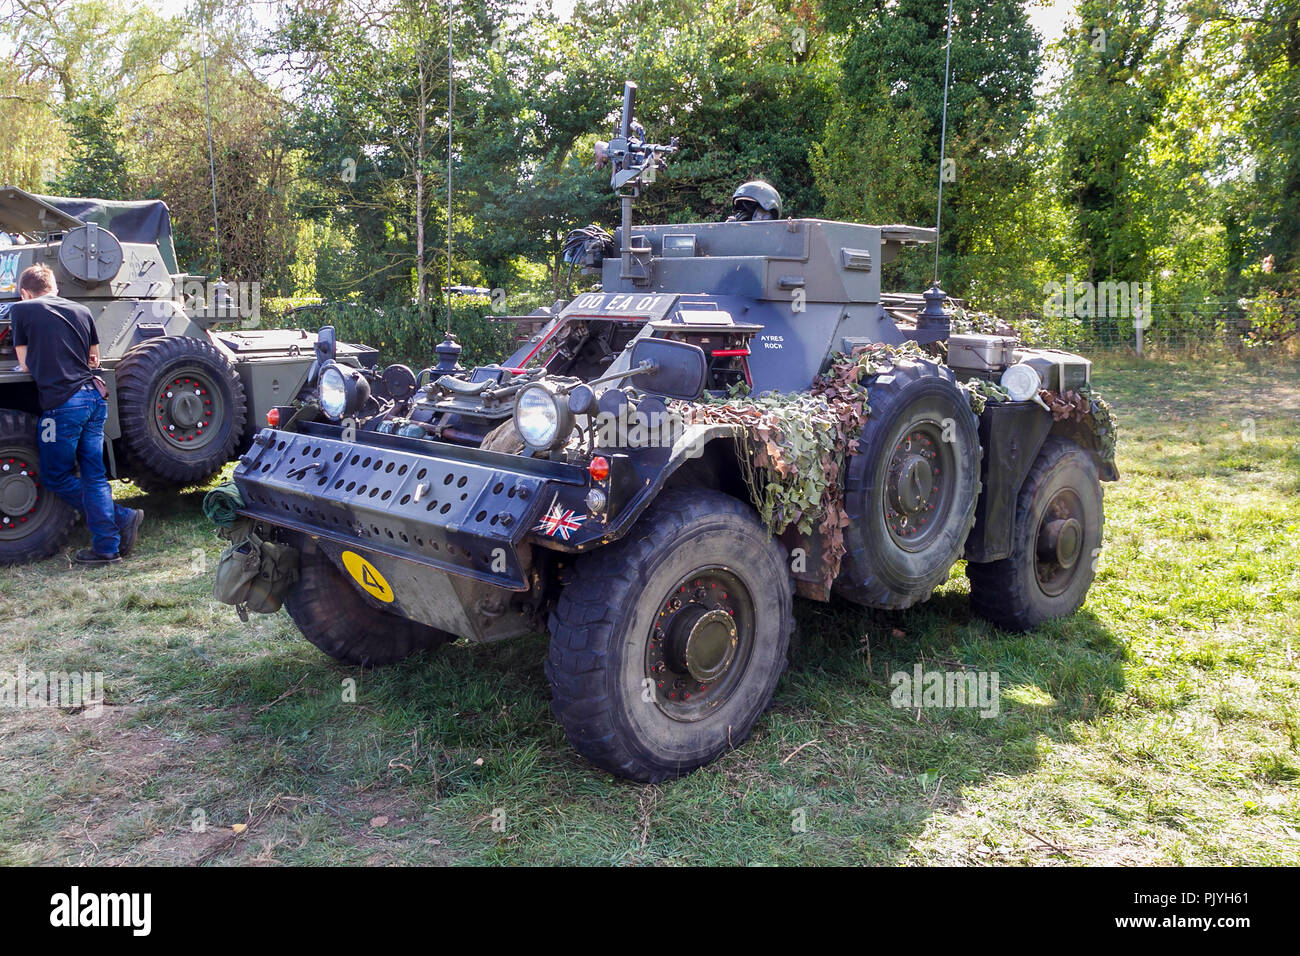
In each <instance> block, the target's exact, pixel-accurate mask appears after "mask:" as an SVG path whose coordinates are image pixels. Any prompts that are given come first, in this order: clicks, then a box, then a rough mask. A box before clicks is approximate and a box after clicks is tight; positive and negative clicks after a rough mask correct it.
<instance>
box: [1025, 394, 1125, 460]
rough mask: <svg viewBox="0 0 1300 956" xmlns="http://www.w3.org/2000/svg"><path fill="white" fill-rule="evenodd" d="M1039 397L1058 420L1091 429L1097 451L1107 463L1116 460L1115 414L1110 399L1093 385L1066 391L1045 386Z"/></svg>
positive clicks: (1054, 418)
mask: <svg viewBox="0 0 1300 956" xmlns="http://www.w3.org/2000/svg"><path fill="white" fill-rule="evenodd" d="M1038 397H1039V398H1041V399H1042V400H1043V403H1044V404H1046V405H1047V408H1048V410H1049V411H1050V412H1051V413H1052V418H1053V420H1055V421H1058V422H1060V421H1070V422H1074V423H1076V424H1078V425H1082V426H1083V427H1084V428H1087V429H1089V430H1090V431H1091V432H1092V433H1093V435H1094V436H1095V438H1096V442H1097V454H1099V455H1100V456H1101V460H1102V461H1104V462H1106V463H1107V464H1111V465H1113V464H1114V463H1115V439H1116V437H1117V432H1116V427H1115V414H1114V412H1113V411H1111V407H1110V402H1107V401H1105V400H1104V399H1102V398H1101V397H1100V396H1099V395H1098V394H1097V393H1096V392H1095V391H1093V389H1092V387H1091V386H1089V385H1085V386H1084V387H1083V388H1082V389H1081V390H1079V391H1077V392H1076V391H1074V390H1073V389H1070V390H1068V391H1066V392H1065V393H1064V394H1061V393H1059V392H1050V391H1048V390H1047V389H1043V390H1042V391H1040V392H1039V393H1038Z"/></svg>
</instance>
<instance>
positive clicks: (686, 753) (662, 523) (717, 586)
mask: <svg viewBox="0 0 1300 956" xmlns="http://www.w3.org/2000/svg"><path fill="white" fill-rule="evenodd" d="M679 588H680V590H679ZM792 598H793V588H792V585H791V580H790V571H789V567H788V565H787V562H786V555H785V549H784V548H783V547H782V546H781V544H780V543H779V542H778V541H776V540H775V539H773V538H772V537H771V535H769V534H768V532H767V529H766V528H764V527H763V525H762V523H761V522H760V521H759V520H758V518H757V516H756V515H755V514H754V513H753V511H752V510H751V509H750V508H749V507H748V506H746V505H745V504H742V503H741V502H739V501H737V500H736V499H735V498H731V497H729V496H727V495H723V494H720V493H718V492H713V491H690V492H687V491H685V490H680V491H672V490H670V491H665V492H664V493H663V494H662V495H660V497H659V499H658V501H656V502H655V504H654V505H653V506H652V507H651V508H649V509H648V510H647V511H646V513H645V514H644V515H643V516H642V517H641V519H640V521H638V522H637V525H636V527H635V528H633V530H632V532H631V534H629V535H628V536H627V537H626V538H623V539H622V540H620V541H618V542H616V543H614V544H611V545H609V546H608V547H606V548H602V549H601V550H600V551H598V552H596V553H593V554H591V555H588V556H584V557H582V558H580V559H579V560H578V562H577V564H576V567H575V572H574V578H573V579H572V580H571V581H570V582H569V583H568V584H566V586H565V588H564V590H563V591H562V592H561V594H560V598H559V601H558V602H557V604H556V608H555V611H554V613H552V615H551V620H550V632H551V645H550V652H549V654H548V656H547V661H546V676H547V678H548V679H549V680H550V683H551V692H552V701H551V708H552V710H554V711H555V714H556V716H557V717H558V718H559V720H560V723H561V724H562V725H563V726H564V731H565V733H566V734H567V735H568V738H569V741H570V743H572V744H573V747H574V749H576V750H577V751H578V753H580V754H582V756H584V757H586V758H587V759H588V760H590V761H591V762H592V763H594V764H596V765H597V766H598V767H601V768H603V769H605V770H608V771H610V772H611V773H614V774H617V775H618V776H620V777H626V778H628V779H631V780H640V781H650V782H654V781H659V780H664V779H666V778H668V777H676V776H680V775H681V774H684V773H687V772H689V771H691V770H694V769H695V768H696V767H700V766H703V765H704V764H707V763H709V762H710V761H712V760H715V759H716V758H717V757H719V756H720V755H721V754H723V753H725V752H726V751H728V750H730V749H732V748H734V747H737V746H739V745H740V744H741V743H742V742H743V741H744V740H745V739H747V738H748V737H749V734H750V731H751V730H752V729H753V726H754V722H755V721H756V720H757V719H758V718H759V716H760V715H761V714H762V713H763V711H764V710H766V709H767V707H768V706H769V704H770V703H771V700H772V695H773V693H774V692H775V690H776V684H777V681H778V680H779V679H780V677H781V674H782V673H783V672H784V670H785V667H786V660H787V650H788V648H789V643H790V634H791V632H792V630H793V629H794V612H793V607H792ZM674 603H675V604H676V606H675V607H674ZM669 645H672V647H671V648H670V647H669ZM728 648H729V650H728ZM670 651H671V653H672V658H671V659H672V661H673V663H671V664H670V663H669V657H668V654H669V652H670ZM687 659H690V660H691V661H692V663H691V664H689V665H687V664H685V663H684V662H685V660H687ZM687 667H689V668H691V669H690V671H689V672H688V671H687V670H686V668H687ZM703 671H711V672H712V673H711V675H710V676H707V677H705V678H704V679H703V680H701V679H698V678H697V676H695V675H701V674H702V672H703ZM679 672H680V676H679ZM652 674H653V675H654V676H651V675H652ZM692 690H694V691H695V695H694V698H693V699H692V693H691V692H692Z"/></svg>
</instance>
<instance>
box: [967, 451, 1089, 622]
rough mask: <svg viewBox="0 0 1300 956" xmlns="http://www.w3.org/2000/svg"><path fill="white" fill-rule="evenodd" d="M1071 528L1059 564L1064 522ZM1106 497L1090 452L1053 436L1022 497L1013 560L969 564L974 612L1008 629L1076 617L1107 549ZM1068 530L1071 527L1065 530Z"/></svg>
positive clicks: (1013, 540)
mask: <svg viewBox="0 0 1300 956" xmlns="http://www.w3.org/2000/svg"><path fill="white" fill-rule="evenodd" d="M1070 520H1073V521H1074V522H1075V524H1076V525H1077V527H1075V528H1073V529H1069V530H1068V531H1067V537H1068V538H1075V537H1077V544H1076V543H1074V542H1073V541H1070V543H1068V544H1067V545H1066V546H1065V548H1064V550H1065V553H1066V556H1067V558H1068V557H1069V554H1070V552H1073V558H1074V560H1073V562H1072V563H1069V562H1067V561H1063V560H1062V559H1061V550H1060V549H1061V544H1060V542H1061V540H1062V531H1061V530H1059V529H1060V528H1061V525H1060V524H1059V522H1062V521H1067V522H1068V521H1070ZM1102 523H1103V516H1102V492H1101V481H1100V480H1099V479H1098V477H1097V465H1096V463H1095V462H1094V461H1093V460H1092V456H1091V455H1090V454H1088V452H1087V451H1085V450H1084V449H1082V448H1080V447H1079V446H1078V445H1076V444H1075V443H1074V442H1072V441H1068V440H1067V439H1064V438H1048V439H1047V441H1046V442H1044V443H1043V447H1042V450H1041V451H1039V453H1038V457H1037V458H1036V459H1034V464H1033V466H1032V467H1031V468H1030V469H1029V474H1028V475H1027V476H1026V477H1025V483H1024V484H1023V485H1021V487H1020V495H1019V497H1018V498H1017V499H1016V525H1015V529H1014V531H1013V537H1012V552H1011V556H1010V557H1007V558H1003V559H1002V560H1001V561H988V562H985V563H983V564H977V563H975V562H968V563H967V564H966V577H968V578H969V579H970V599H971V609H972V610H974V612H975V613H976V614H978V615H979V616H980V617H982V618H985V619H987V620H989V621H992V622H993V623H994V624H996V625H998V627H1001V628H1005V629H1006V630H1009V631H1027V630H1029V629H1030V628H1032V627H1037V626H1038V625H1039V624H1041V623H1042V622H1043V621H1046V620H1050V619H1051V618H1055V617H1066V616H1067V615H1070V614H1073V613H1074V612H1075V611H1077V610H1078V609H1079V608H1080V607H1081V606H1082V605H1083V600H1084V598H1085V597H1087V595H1088V589H1089V588H1090V587H1092V579H1093V578H1094V577H1095V576H1096V559H1097V555H1098V554H1099V553H1100V549H1101V533H1102ZM1066 527H1067V529H1068V525H1067V526H1066Z"/></svg>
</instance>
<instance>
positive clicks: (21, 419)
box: [0, 409, 81, 565]
mask: <svg viewBox="0 0 1300 956" xmlns="http://www.w3.org/2000/svg"><path fill="white" fill-rule="evenodd" d="M39 428H40V419H39V418H38V417H37V416H35V415H29V414H27V413H26V412H15V411H11V410H9V409H0V565H9V564H26V563H27V562H29V561H40V560H41V559H42V558H48V557H49V556H50V555H52V554H57V553H58V552H59V551H60V550H61V549H62V548H63V546H64V545H65V544H67V543H68V536H69V535H71V534H72V529H73V528H75V527H76V525H77V522H78V521H80V520H81V513H80V512H78V511H75V510H73V509H72V508H69V507H68V506H67V505H66V504H64V502H63V499H61V498H60V497H59V496H58V495H56V494H55V493H54V492H52V491H50V490H49V489H47V488H46V487H45V486H44V485H42V484H41V481H40V472H39V470H38V469H39V459H38V455H37V445H36V436H37V430H38V429H39Z"/></svg>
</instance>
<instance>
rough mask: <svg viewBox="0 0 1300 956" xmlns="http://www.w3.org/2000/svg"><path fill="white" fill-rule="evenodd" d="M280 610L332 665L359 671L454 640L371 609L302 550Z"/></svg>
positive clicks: (326, 564)
mask: <svg viewBox="0 0 1300 956" xmlns="http://www.w3.org/2000/svg"><path fill="white" fill-rule="evenodd" d="M284 608H285V610H286V611H288V612H289V617H290V618H292V620H293V623H294V624H296V625H298V630H300V631H302V636H303V637H305V638H307V640H309V641H311V642H312V643H313V644H315V645H316V646H317V647H319V648H320V649H321V650H322V651H324V652H325V653H326V654H328V655H329V656H330V657H332V658H334V659H335V660H339V661H343V662H344V663H346V664H356V665H358V666H359V667H379V666H382V665H384V664H395V663H397V662H398V661H401V660H404V659H406V658H407V657H410V656H411V655H412V654H415V653H417V652H419V651H425V650H434V649H436V648H439V647H441V646H442V645H443V644H450V643H451V642H452V641H454V640H456V638H455V635H452V634H448V633H447V632H446V631H440V630H438V629H437V628H436V627H429V626H428V625H427V624H420V623H419V622H417V621H411V620H408V619H406V618H404V617H397V616H396V615H393V614H385V613H384V612H383V611H379V610H376V609H375V608H373V607H371V606H370V605H369V604H367V603H366V600H365V598H363V597H362V596H361V595H360V594H358V593H357V590H356V588H355V587H353V586H352V584H351V583H350V582H349V581H348V580H347V578H345V577H344V576H343V573H342V572H341V571H339V569H338V568H336V567H335V566H334V564H333V562H331V561H330V559H329V558H327V557H326V556H325V555H324V554H323V553H322V552H321V551H320V550H318V549H315V548H307V549H304V550H303V552H302V559H301V563H300V564H299V567H298V581H297V582H296V583H295V584H294V585H293V587H291V588H290V589H289V591H288V593H287V594H285V596H284Z"/></svg>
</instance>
